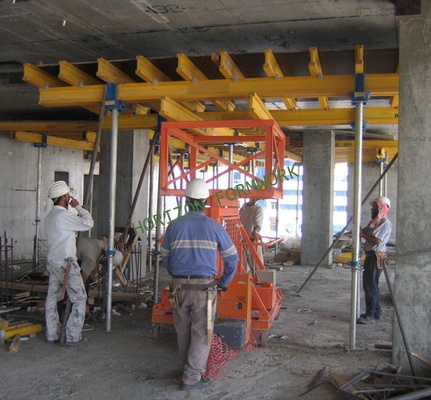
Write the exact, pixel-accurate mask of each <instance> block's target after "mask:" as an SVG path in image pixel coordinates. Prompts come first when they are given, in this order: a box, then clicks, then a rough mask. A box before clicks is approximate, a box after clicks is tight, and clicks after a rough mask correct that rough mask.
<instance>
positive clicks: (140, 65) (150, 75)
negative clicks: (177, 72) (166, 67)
mask: <svg viewBox="0 0 431 400" xmlns="http://www.w3.org/2000/svg"><path fill="white" fill-rule="evenodd" d="M136 62H137V66H136V71H135V74H136V75H137V76H139V77H140V78H142V79H143V80H144V81H145V82H151V83H153V84H157V83H158V82H168V81H170V80H171V79H170V78H169V77H168V76H167V75H165V74H164V73H163V72H162V71H160V69H158V68H157V67H156V66H155V65H154V64H153V63H152V62H151V61H149V60H148V59H147V58H145V57H144V56H137V57H136Z"/></svg>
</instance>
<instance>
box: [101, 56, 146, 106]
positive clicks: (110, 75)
mask: <svg viewBox="0 0 431 400" xmlns="http://www.w3.org/2000/svg"><path fill="white" fill-rule="evenodd" d="M96 75H97V76H98V77H99V78H100V79H102V80H103V81H105V82H107V83H134V82H136V81H135V80H134V79H133V78H131V77H130V76H129V75H127V74H125V73H124V72H123V71H121V70H120V69H118V68H117V67H116V66H115V65H114V64H112V63H110V62H109V61H106V60H105V59H104V58H98V59H97V72H96ZM128 111H129V112H128V113H130V112H132V113H136V114H147V113H148V111H149V109H148V108H147V107H144V106H143V105H141V104H134V105H131V106H130V108H129V110H128Z"/></svg>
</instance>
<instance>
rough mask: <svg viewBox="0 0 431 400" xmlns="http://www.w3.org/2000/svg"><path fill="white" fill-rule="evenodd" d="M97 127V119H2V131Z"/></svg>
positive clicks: (44, 130)
mask: <svg viewBox="0 0 431 400" xmlns="http://www.w3.org/2000/svg"><path fill="white" fill-rule="evenodd" d="M95 129H97V121H94V122H93V121H0V131H33V132H43V133H44V132H56V133H59V132H65V133H68V132H73V133H75V134H76V133H81V132H84V131H89V130H95Z"/></svg>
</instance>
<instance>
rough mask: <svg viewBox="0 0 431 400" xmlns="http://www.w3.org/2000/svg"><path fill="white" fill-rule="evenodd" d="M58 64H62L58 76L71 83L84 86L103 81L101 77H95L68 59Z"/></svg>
mask: <svg viewBox="0 0 431 400" xmlns="http://www.w3.org/2000/svg"><path fill="white" fill-rule="evenodd" d="M58 64H59V65H60V73H59V74H58V78H59V79H61V80H62V81H64V82H66V83H68V84H69V85H72V86H78V87H82V86H84V85H99V84H100V83H101V81H100V80H99V79H96V78H93V77H92V76H91V75H88V74H87V73H86V72H84V71H81V70H80V69H79V68H78V67H75V66H74V65H72V64H70V63H68V62H67V61H60V62H59V63H58Z"/></svg>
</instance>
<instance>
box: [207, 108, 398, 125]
mask: <svg viewBox="0 0 431 400" xmlns="http://www.w3.org/2000/svg"><path fill="white" fill-rule="evenodd" d="M270 113H271V115H272V118H273V119H274V120H275V121H277V123H278V124H279V125H280V126H304V125H309V126H315V125H349V126H350V124H351V122H353V121H355V109H354V108H333V109H331V110H330V111H326V110H322V109H317V110H316V109H313V110H298V111H297V112H295V113H293V112H291V111H288V110H272V111H270ZM199 116H200V117H201V118H202V119H204V120H205V121H220V120H241V119H250V115H249V113H248V111H235V112H233V113H222V112H206V113H203V114H199ZM364 120H365V121H367V122H368V124H369V125H386V124H398V110H397V109H396V108H391V107H366V108H364Z"/></svg>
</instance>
